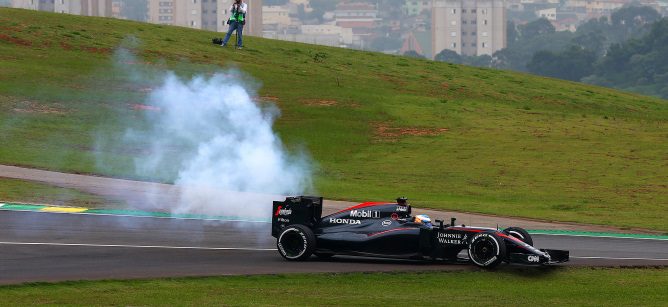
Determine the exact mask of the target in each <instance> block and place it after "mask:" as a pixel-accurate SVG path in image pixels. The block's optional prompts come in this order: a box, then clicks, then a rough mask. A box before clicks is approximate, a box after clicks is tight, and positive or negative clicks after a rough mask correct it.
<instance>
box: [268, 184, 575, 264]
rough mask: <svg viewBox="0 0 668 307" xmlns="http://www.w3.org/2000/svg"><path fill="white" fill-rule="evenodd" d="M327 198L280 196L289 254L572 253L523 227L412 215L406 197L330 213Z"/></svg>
mask: <svg viewBox="0 0 668 307" xmlns="http://www.w3.org/2000/svg"><path fill="white" fill-rule="evenodd" d="M322 203H323V199H322V197H312V196H298V197H288V198H286V199H285V201H274V205H273V211H272V223H271V235H272V236H273V237H275V238H276V246H277V248H278V252H279V253H280V254H281V256H283V257H284V258H285V259H287V260H292V261H303V260H306V259H308V258H309V257H311V255H313V254H314V255H316V256H317V257H321V258H327V257H331V256H334V255H352V256H369V257H382V258H402V259H415V260H430V261H444V262H454V263H469V262H473V263H474V264H476V265H478V266H480V267H485V268H492V267H495V266H497V265H498V264H500V263H501V262H508V263H519V264H554V263H560V262H566V261H568V258H569V253H568V251H564V250H552V249H537V248H534V247H533V246H532V245H533V240H532V238H531V235H529V233H527V232H526V230H524V229H522V228H519V227H509V228H506V229H504V230H498V229H494V228H484V227H470V226H465V225H460V226H455V219H454V218H453V219H451V221H450V224H445V225H444V224H443V221H440V220H437V221H435V222H436V225H433V224H432V223H431V220H430V219H429V217H427V216H425V215H417V216H411V206H410V205H408V203H407V201H406V199H405V198H398V199H397V202H396V203H386V202H385V203H362V204H359V205H357V206H353V207H350V208H347V209H344V210H341V211H339V212H336V213H334V214H331V215H328V216H325V217H321V215H322ZM464 250H466V251H467V252H466V253H464V252H463V251H464ZM460 254H464V255H460Z"/></svg>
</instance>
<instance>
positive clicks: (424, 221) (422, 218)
mask: <svg viewBox="0 0 668 307" xmlns="http://www.w3.org/2000/svg"><path fill="white" fill-rule="evenodd" d="M413 221H414V222H415V223H417V224H420V225H425V226H431V218H429V215H426V214H419V215H416V216H415V219H414V220H413Z"/></svg>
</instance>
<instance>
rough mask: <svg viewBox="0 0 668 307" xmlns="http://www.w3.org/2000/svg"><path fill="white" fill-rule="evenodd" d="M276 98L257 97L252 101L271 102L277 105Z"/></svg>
mask: <svg viewBox="0 0 668 307" xmlns="http://www.w3.org/2000/svg"><path fill="white" fill-rule="evenodd" d="M278 100H279V99H278V97H276V96H259V97H253V101H255V102H273V103H275V104H278Z"/></svg>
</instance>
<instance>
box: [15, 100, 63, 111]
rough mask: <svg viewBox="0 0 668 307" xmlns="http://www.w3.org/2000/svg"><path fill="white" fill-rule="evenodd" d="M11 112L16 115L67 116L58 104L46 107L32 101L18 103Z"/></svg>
mask: <svg viewBox="0 0 668 307" xmlns="http://www.w3.org/2000/svg"><path fill="white" fill-rule="evenodd" d="M12 110H13V111H14V112H16V113H39V114H67V111H66V110H64V109H62V108H61V107H60V105H58V104H54V105H53V106H47V105H43V104H39V103H37V102H34V101H21V102H18V103H17V104H16V105H15V106H14V108H13V109H12Z"/></svg>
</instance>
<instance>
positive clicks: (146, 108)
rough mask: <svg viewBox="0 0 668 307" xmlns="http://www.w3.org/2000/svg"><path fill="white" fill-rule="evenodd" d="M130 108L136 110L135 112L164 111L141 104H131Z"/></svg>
mask: <svg viewBox="0 0 668 307" xmlns="http://www.w3.org/2000/svg"><path fill="white" fill-rule="evenodd" d="M130 108H131V109H133V110H135V111H154V112H160V111H162V109H160V108H159V107H155V106H149V105H145V104H140V103H134V104H130Z"/></svg>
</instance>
